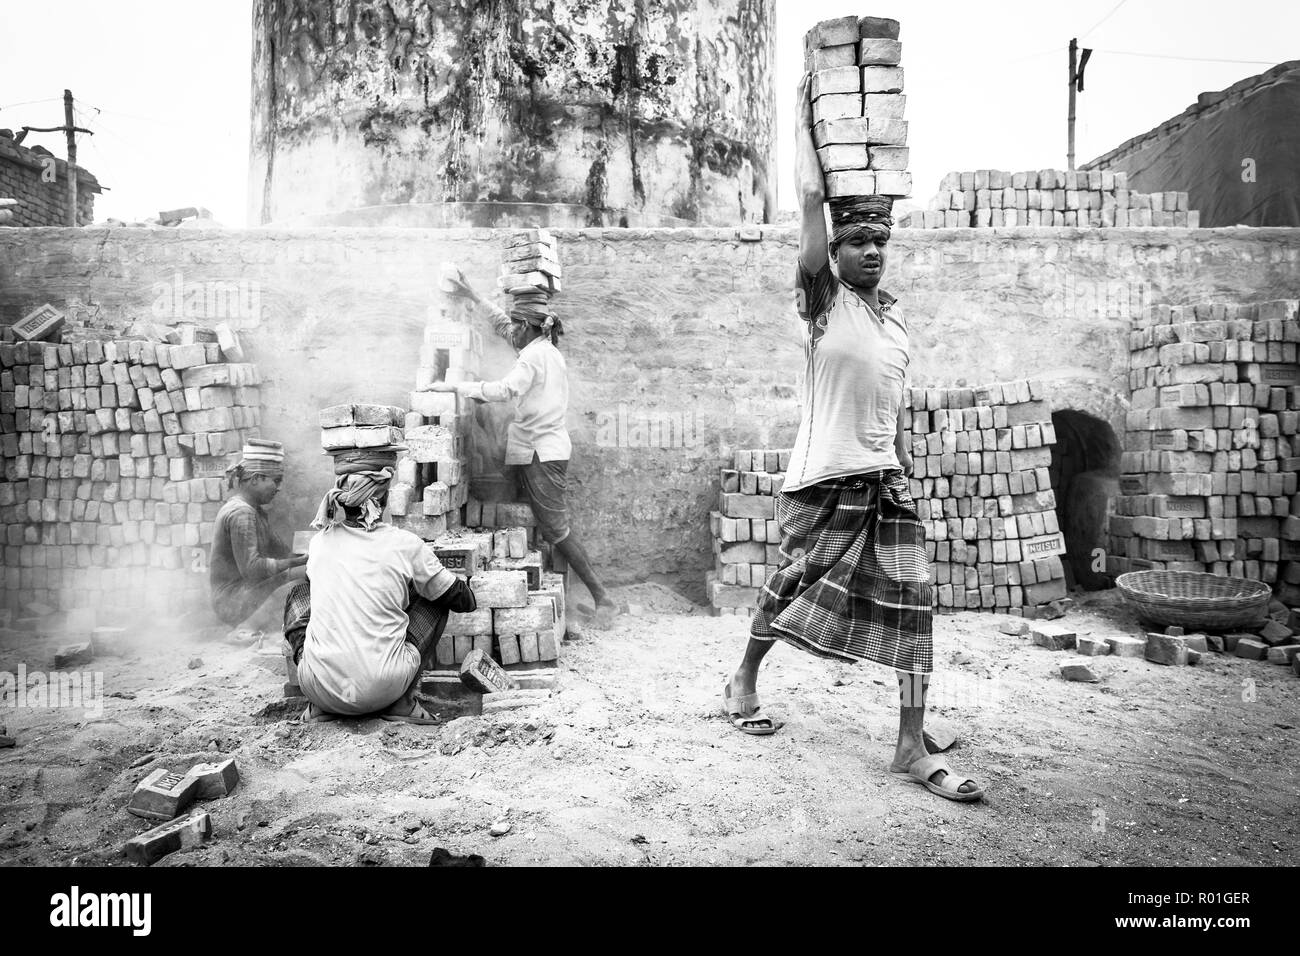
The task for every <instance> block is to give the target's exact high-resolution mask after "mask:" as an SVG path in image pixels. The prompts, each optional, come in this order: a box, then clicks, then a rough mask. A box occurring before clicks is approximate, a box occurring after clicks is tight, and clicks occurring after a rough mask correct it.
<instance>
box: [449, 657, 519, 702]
mask: <svg viewBox="0 0 1300 956" xmlns="http://www.w3.org/2000/svg"><path fill="white" fill-rule="evenodd" d="M460 679H461V681H462V683H464V684H465V685H466V686H467V687H471V688H473V689H474V690H477V691H478V692H479V693H480V694H492V693H497V692H499V691H503V690H511V689H513V688H514V687H515V682H514V680H513V679H512V678H511V677H510V675H509V674H507V673H506V672H505V670H504V669H502V667H501V665H500V664H498V663H497V662H496V661H494V660H493V659H492V658H491V657H490V656H488V655H487V654H485V653H484V652H483V651H482V650H479V649H475V650H473V651H470V653H469V654H468V655H466V657H465V660H464V661H463V662H462V663H461V665H460Z"/></svg>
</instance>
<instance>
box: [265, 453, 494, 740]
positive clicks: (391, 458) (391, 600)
mask: <svg viewBox="0 0 1300 956" xmlns="http://www.w3.org/2000/svg"><path fill="white" fill-rule="evenodd" d="M401 450H403V449H401V448H395V447H391V446H390V447H389V448H384V449H371V448H365V449H356V450H352V451H347V452H340V453H338V454H336V455H335V456H334V474H336V475H338V479H337V480H336V481H335V483H334V487H333V488H331V489H330V490H329V491H328V492H327V493H326V495H325V497H324V499H323V500H322V501H321V504H320V509H319V510H318V511H317V512H316V519H315V520H314V521H313V522H312V527H313V528H318V529H320V533H319V534H317V535H316V536H315V537H313V538H312V540H311V546H310V548H309V549H308V556H307V581H306V582H305V583H303V584H300V585H298V586H297V587H295V588H294V589H293V590H292V591H290V592H289V597H288V599H287V600H286V601H285V606H284V636H285V639H286V640H287V641H288V642H289V644H290V645H291V646H292V647H293V653H294V661H295V662H296V663H297V665H298V683H299V685H300V686H301V687H302V692H303V693H304V694H305V695H306V696H307V700H308V701H309V702H310V703H309V704H308V706H307V711H306V712H305V713H304V714H303V719H304V720H306V721H312V722H316V721H325V720H333V719H335V717H336V715H340V714H342V715H349V716H357V715H362V714H373V713H378V714H379V716H380V717H382V718H383V719H384V720H391V721H401V722H405V723H412V724H432V723H435V722H436V718H435V717H433V716H432V715H430V714H429V713H428V712H427V711H426V710H425V709H424V708H423V707H422V706H420V703H419V702H418V701H417V700H416V697H415V694H416V690H417V688H418V686H419V678H420V672H421V671H422V670H426V669H428V668H431V667H433V666H434V663H435V659H434V645H435V644H437V642H438V638H439V637H440V636H441V635H442V631H443V628H444V627H445V626H446V624H447V614H448V612H449V611H458V612H461V613H464V612H467V611H473V610H475V609H476V608H477V606H478V605H477V603H476V602H475V600H474V593H473V592H472V591H471V590H470V589H469V585H467V584H466V583H465V581H464V580H463V579H461V578H458V577H456V575H454V574H452V573H451V572H450V571H448V570H447V569H446V568H444V567H443V566H442V563H441V562H440V561H439V560H438V558H437V556H436V555H435V554H434V553H433V549H432V548H430V547H429V546H428V545H426V544H425V543H424V542H423V541H421V540H420V539H419V538H418V537H416V536H415V535H414V534H412V533H411V532H409V531H405V530H403V529H401V528H396V527H393V526H392V525H390V524H385V523H384V522H383V521H382V520H381V518H382V517H383V512H384V507H385V506H386V505H387V503H388V485H389V482H390V481H391V480H392V478H393V472H394V468H395V466H396V464H397V452H398V451H401Z"/></svg>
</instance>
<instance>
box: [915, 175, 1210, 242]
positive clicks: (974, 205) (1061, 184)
mask: <svg viewBox="0 0 1300 956" xmlns="http://www.w3.org/2000/svg"><path fill="white" fill-rule="evenodd" d="M1200 224H1201V214H1200V212H1199V211H1197V210H1195V209H1189V208H1188V206H1187V193H1185V192H1163V193H1139V192H1132V191H1130V190H1129V188H1128V174H1127V173H1122V172H1102V171H1100V170H1095V169H1094V170H1076V169H1071V170H1060V169H1043V170H1039V171H1038V172H1034V171H1033V170H1031V171H1029V172H1023V173H1008V172H1004V171H1002V170H1000V169H978V170H975V171H974V172H965V173H949V174H948V175H947V176H945V177H944V178H943V181H942V182H941V183H940V184H939V192H938V193H937V194H936V195H935V197H934V198H933V199H932V200H931V201H930V208H929V209H928V210H917V211H915V212H913V213H911V215H910V216H909V217H908V218H907V220H906V221H905V222H904V225H906V226H909V227H911V228H913V229H956V228H961V229H965V228H983V227H989V226H995V227H996V226H1089V227H1104V228H1110V227H1112V226H1121V227H1122V226H1135V227H1145V226H1185V227H1191V228H1196V227H1199V226H1200Z"/></svg>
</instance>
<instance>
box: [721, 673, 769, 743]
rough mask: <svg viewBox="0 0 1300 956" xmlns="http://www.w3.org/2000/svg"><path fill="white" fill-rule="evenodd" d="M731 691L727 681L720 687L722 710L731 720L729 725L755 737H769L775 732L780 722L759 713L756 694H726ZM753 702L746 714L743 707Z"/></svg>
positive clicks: (759, 707)
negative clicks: (764, 725)
mask: <svg viewBox="0 0 1300 956" xmlns="http://www.w3.org/2000/svg"><path fill="white" fill-rule="evenodd" d="M730 693H731V684H730V682H728V683H727V684H725V685H724V686H723V688H722V712H723V713H724V714H726V715H727V719H728V720H730V721H731V726H733V727H735V728H736V729H737V730H739V731H740V732H741V733H743V734H752V735H753V736H755V737H769V736H771V735H772V734H774V733H776V732H777V731H778V730H779V729H780V728H781V724H779V723H777V722H776V721H774V720H773V719H772V718H771V717H768V716H767V715H766V714H763V713H760V710H761V709H762V708H761V706H760V705H759V702H758V694H742V695H741V696H739V697H731V696H728V695H730ZM751 703H752V704H753V707H752V709H750V711H749V713H748V714H746V713H745V711H744V708H746V707H749V706H750V704H751ZM747 724H766V725H767V726H766V727H763V726H755V727H750V726H746V725H747Z"/></svg>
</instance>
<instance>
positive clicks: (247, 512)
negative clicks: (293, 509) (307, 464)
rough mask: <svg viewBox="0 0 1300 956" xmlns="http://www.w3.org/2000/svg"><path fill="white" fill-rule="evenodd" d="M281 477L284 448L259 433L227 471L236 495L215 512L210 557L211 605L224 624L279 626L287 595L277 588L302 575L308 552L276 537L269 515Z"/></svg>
mask: <svg viewBox="0 0 1300 956" xmlns="http://www.w3.org/2000/svg"><path fill="white" fill-rule="evenodd" d="M283 478H284V447H283V446H282V445H281V444H280V443H279V442H275V441H263V440H260V439H256V438H253V439H249V441H248V442H247V443H246V444H245V445H244V451H243V454H242V455H241V456H240V459H239V462H238V463H237V464H234V465H232V466H231V467H230V468H229V469H227V471H226V480H227V483H228V485H229V487H231V488H233V489H235V490H236V494H235V495H234V496H233V497H232V498H231V499H230V500H229V501H227V502H226V503H225V504H224V505H222V507H221V510H220V511H219V512H217V521H216V528H215V530H214V531H213V535H212V551H211V554H210V557H209V560H208V584H209V589H210V591H211V599H212V610H213V611H214V612H215V613H216V615H217V618H218V619H219V620H220V621H221V622H222V623H223V624H230V625H232V626H238V625H244V626H246V627H252V628H254V629H270V628H273V627H275V626H276V625H277V622H278V619H279V610H280V604H281V602H282V601H283V600H284V596H283V594H280V593H278V592H280V591H281V589H282V588H286V587H288V586H290V585H293V584H296V583H298V582H299V581H301V580H302V579H303V577H304V571H303V565H304V564H306V563H307V556H306V555H305V554H299V555H295V554H294V553H293V552H292V551H291V550H290V549H289V547H288V546H287V545H286V544H285V543H284V542H283V541H281V540H280V539H279V538H278V537H276V534H275V532H274V531H272V530H271V522H270V520H269V519H268V518H267V515H266V506H267V505H269V504H270V503H271V500H272V499H273V498H275V496H276V495H277V494H278V493H279V491H280V482H281V481H282V480H283Z"/></svg>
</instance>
